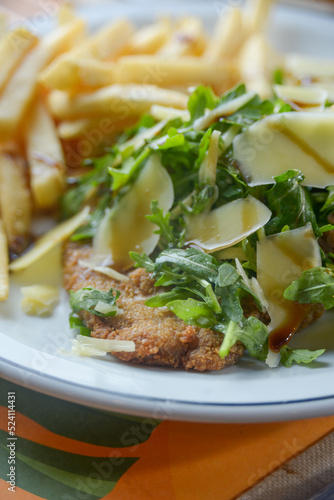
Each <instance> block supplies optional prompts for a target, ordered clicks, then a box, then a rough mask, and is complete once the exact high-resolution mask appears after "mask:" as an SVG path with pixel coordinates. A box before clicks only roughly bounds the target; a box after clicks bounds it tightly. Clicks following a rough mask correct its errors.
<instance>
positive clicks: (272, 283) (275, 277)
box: [257, 224, 321, 331]
mask: <svg viewBox="0 0 334 500" xmlns="http://www.w3.org/2000/svg"><path fill="white" fill-rule="evenodd" d="M319 266H321V256H320V249H319V245H318V243H317V241H316V238H315V236H314V234H313V230H312V226H311V224H307V225H306V226H304V227H301V228H298V229H293V230H291V231H285V232H283V233H279V234H275V235H272V236H268V237H266V238H263V239H262V240H261V241H259V242H258V244H257V277H258V281H259V284H260V286H261V288H262V290H263V293H264V295H265V297H266V299H267V301H268V312H269V315H270V318H271V323H270V325H269V329H270V330H271V331H272V330H276V329H278V328H281V327H282V326H283V325H288V324H289V323H290V322H292V323H293V321H294V320H296V321H297V320H298V314H299V311H297V310H296V307H297V308H298V306H299V304H295V303H294V302H291V301H289V300H286V299H285V298H284V297H283V293H284V290H285V289H286V288H287V287H288V286H289V285H290V284H291V283H292V281H294V280H296V279H298V278H299V277H300V276H301V274H302V272H303V271H305V270H306V269H312V268H314V267H319ZM301 312H303V311H301ZM304 313H305V311H304ZM297 326H299V324H298V325H297ZM291 328H292V329H293V326H292V327H291Z"/></svg>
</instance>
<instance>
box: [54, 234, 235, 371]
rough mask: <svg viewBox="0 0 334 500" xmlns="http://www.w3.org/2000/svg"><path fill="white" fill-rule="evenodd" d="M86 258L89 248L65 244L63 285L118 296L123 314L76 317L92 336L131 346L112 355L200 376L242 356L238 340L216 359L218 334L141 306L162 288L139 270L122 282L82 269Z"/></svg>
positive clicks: (166, 310) (218, 344)
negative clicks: (113, 291)
mask: <svg viewBox="0 0 334 500" xmlns="http://www.w3.org/2000/svg"><path fill="white" fill-rule="evenodd" d="M90 255H91V247H90V246H89V245H82V244H77V243H73V242H69V243H66V245H65V247H64V253H63V268H64V287H65V288H66V290H68V291H69V290H73V291H77V290H79V289H81V288H83V287H93V288H97V289H98V290H104V291H108V290H109V289H110V288H113V289H117V290H119V291H120V292H121V296H120V298H119V299H118V300H117V304H118V306H119V307H120V308H121V309H122V310H123V313H122V314H120V315H117V316H114V317H111V318H101V317H98V316H95V315H94V314H91V313H87V312H86V311H82V312H81V313H80V317H81V318H82V319H83V321H84V322H85V324H86V325H87V327H88V328H90V329H91V330H92V336H93V337H96V338H101V339H117V340H133V341H134V342H135V344H136V351H135V352H131V353H129V352H128V353H125V352H124V353H122V352H118V353H115V354H114V355H115V356H117V357H118V358H120V359H122V360H124V361H130V362H132V363H138V364H146V365H160V366H169V367H173V368H184V369H186V370H197V371H201V372H202V371H206V370H221V369H222V368H226V367H228V366H231V365H233V364H235V363H236V362H237V361H238V359H239V358H240V357H241V356H242V355H243V353H244V347H243V345H242V344H241V343H240V342H237V343H236V344H235V345H234V346H233V347H232V348H231V350H230V353H229V355H228V356H226V357H225V358H223V359H221V358H220V356H219V354H218V351H219V347H220V345H221V342H222V335H221V334H219V333H218V332H215V331H213V330H210V329H206V328H199V327H196V326H190V325H186V324H185V323H184V322H183V321H182V320H181V319H179V318H178V317H177V316H175V314H173V313H172V312H171V311H169V310H168V309H167V308H164V307H161V308H153V307H147V306H145V301H146V300H147V299H148V298H149V297H151V296H152V295H154V294H157V293H159V292H161V289H160V290H159V289H158V288H156V287H154V280H153V279H152V277H151V276H150V275H149V274H148V273H146V271H145V270H144V269H136V270H134V271H132V272H129V274H128V276H129V278H130V279H129V281H127V282H122V283H121V282H118V281H115V280H113V279H111V278H109V277H108V276H105V275H103V274H101V273H98V272H95V271H92V270H90V269H88V268H83V267H81V266H80V265H79V263H78V261H79V260H80V259H82V260H87V259H89V257H90Z"/></svg>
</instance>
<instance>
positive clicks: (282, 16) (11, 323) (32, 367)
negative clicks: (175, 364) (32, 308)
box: [0, 2, 334, 422]
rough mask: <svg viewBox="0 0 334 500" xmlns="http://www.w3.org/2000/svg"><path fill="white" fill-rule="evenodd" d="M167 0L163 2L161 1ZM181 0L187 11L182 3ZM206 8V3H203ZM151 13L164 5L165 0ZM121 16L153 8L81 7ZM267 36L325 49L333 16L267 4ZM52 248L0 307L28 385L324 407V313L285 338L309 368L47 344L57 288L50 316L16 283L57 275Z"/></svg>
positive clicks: (7, 353)
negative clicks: (206, 369)
mask: <svg viewBox="0 0 334 500" xmlns="http://www.w3.org/2000/svg"><path fill="white" fill-rule="evenodd" d="M170 5H171V2H169V6H170ZM188 5H189V9H188V7H187V6H188ZM208 5H210V8H208ZM221 5H222V4H221V3H220V2H212V4H208V3H205V4H204V3H200V2H199V3H195V4H194V2H192V3H191V4H190V3H189V4H188V3H183V4H182V5H180V4H178V3H176V4H175V5H174V4H173V5H172V8H173V12H175V13H176V14H177V15H180V14H184V13H186V12H187V11H190V12H194V11H195V13H197V14H203V17H204V18H205V21H206V22H207V23H209V22H210V19H211V22H212V18H215V17H217V14H218V13H219V9H220V8H221ZM159 10H160V11H161V10H162V11H164V12H166V11H168V7H167V4H166V6H164V5H161V4H160V5H159ZM121 12H122V13H125V14H126V15H128V16H129V17H130V18H132V19H139V21H143V20H144V19H148V18H152V16H154V14H155V13H156V12H157V7H154V6H152V4H151V3H147V2H146V3H144V4H142V3H141V5H140V6H139V7H138V6H135V5H134V6H129V5H127V6H122V7H117V4H113V5H112V6H110V5H109V6H108V7H102V6H101V7H99V8H97V7H94V9H84V13H85V15H86V16H87V18H89V19H90V21H91V23H92V25H93V26H96V25H98V24H99V23H100V22H101V20H104V19H106V18H107V17H111V16H112V14H113V15H114V16H116V15H119V14H120V13H121ZM270 33H271V38H272V40H273V43H274V44H275V45H276V46H277V47H278V48H281V49H282V50H290V51H292V50H293V51H295V52H304V53H309V54H313V55H320V56H330V55H331V53H330V51H331V47H333V44H334V19H333V18H332V17H330V16H328V15H327V16H325V15H317V14H315V13H311V12H308V11H298V10H295V9H287V8H282V7H281V8H277V9H276V10H275V13H274V16H273V21H272V24H271V29H270ZM59 259H60V254H59V251H57V252H54V253H53V254H52V255H50V256H48V257H47V258H45V259H44V260H43V262H40V265H39V266H38V269H37V268H31V269H30V270H29V271H27V272H25V273H23V274H21V275H20V276H18V277H14V278H13V286H12V288H11V292H10V298H9V301H8V302H5V303H2V304H0V345H1V349H0V350H1V354H0V373H1V374H2V376H3V377H5V378H8V379H9V380H12V381H15V382H17V383H19V384H21V385H25V386H27V387H30V388H32V389H36V390H38V391H41V392H44V393H47V394H51V395H54V396H58V397H60V398H64V399H68V400H70V401H75V402H78V403H82V404H85V405H89V406H95V407H98V408H103V409H106V410H114V411H121V412H124V413H131V414H136V415H144V416H147V417H153V418H159V419H165V418H172V419H182V420H192V421H203V422H259V421H275V420H276V421H278V420H290V419H299V418H307V417H315V416H325V415H331V414H334V383H333V381H334V335H333V327H332V318H333V316H332V314H331V313H328V314H326V315H325V316H324V318H323V319H322V320H321V321H320V322H318V323H316V325H314V326H312V327H310V328H309V329H308V330H307V331H305V332H304V333H303V334H301V335H297V336H296V339H295V344H296V345H298V346H300V347H302V346H307V347H309V348H311V349H317V348H321V347H326V348H327V351H326V353H325V354H324V355H323V356H322V357H321V358H320V359H319V361H318V362H317V363H314V365H313V366H312V367H307V366H304V367H303V366H293V367H292V368H289V369H287V368H284V367H280V368H277V369H269V368H268V367H266V366H265V365H263V364H261V363H258V362H255V361H253V360H250V359H249V358H247V356H245V358H243V359H242V360H241V361H240V362H239V363H238V365H237V366H234V367H232V368H229V369H226V370H223V371H221V372H212V373H189V372H184V371H181V370H171V369H164V368H154V367H145V366H132V365H129V364H126V363H122V362H120V361H118V360H117V359H115V358H113V357H111V356H110V357H109V358H108V359H102V360H99V359H88V358H87V359H85V358H74V357H71V356H66V355H62V354H59V353H58V352H57V351H58V349H59V348H61V349H69V348H70V340H69V339H70V337H71V336H72V335H73V334H72V333H71V332H70V331H69V328H68V312H69V308H68V305H67V297H66V293H65V292H63V297H62V301H61V304H60V305H59V306H58V308H57V309H56V311H55V313H54V315H53V316H52V318H51V319H40V318H33V317H28V316H25V315H24V314H23V313H22V312H21V311H20V306H19V302H20V291H19V286H20V285H21V284H29V283H34V282H36V281H37V282H40V283H41V282H44V283H49V284H58V285H59V286H60V282H61V277H60V276H61V272H60V267H59Z"/></svg>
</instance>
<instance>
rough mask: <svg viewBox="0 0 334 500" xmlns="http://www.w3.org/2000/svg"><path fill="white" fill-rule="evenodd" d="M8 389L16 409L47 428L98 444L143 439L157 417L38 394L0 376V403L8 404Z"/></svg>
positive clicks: (117, 444) (116, 444)
mask: <svg viewBox="0 0 334 500" xmlns="http://www.w3.org/2000/svg"><path fill="white" fill-rule="evenodd" d="M8 391H14V392H16V410H17V411H19V412H21V413H23V414H24V415H26V416H27V417H29V418H31V419H32V420H34V421H35V422H38V423H39V424H40V425H42V426H43V427H45V428H46V429H48V430H50V431H52V432H54V433H55V434H59V435H61V436H65V437H68V438H71V439H75V440H78V441H82V442H85V443H91V444H95V445H98V446H106V447H114V448H121V447H127V446H131V445H133V443H134V440H133V439H132V440H131V437H133V436H135V440H136V444H140V443H142V442H144V441H146V440H147V439H148V438H149V437H150V435H151V433H152V431H153V430H154V429H155V427H156V426H157V425H158V424H159V421H157V420H155V419H147V418H138V417H131V416H122V415H117V414H114V413H108V412H105V411H100V410H96V409H94V408H88V407H85V406H81V405H78V404H75V403H69V402H68V401H62V400H60V399H56V398H53V397H51V396H46V395H44V394H39V393H37V392H34V391H32V390H30V389H27V388H24V387H20V386H18V385H16V384H13V383H12V382H7V381H5V380H3V379H0V405H2V406H5V407H7V393H8Z"/></svg>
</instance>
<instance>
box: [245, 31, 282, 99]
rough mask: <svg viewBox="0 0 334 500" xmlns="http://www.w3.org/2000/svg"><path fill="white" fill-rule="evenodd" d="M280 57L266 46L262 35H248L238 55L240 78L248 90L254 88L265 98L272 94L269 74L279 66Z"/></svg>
mask: <svg viewBox="0 0 334 500" xmlns="http://www.w3.org/2000/svg"><path fill="white" fill-rule="evenodd" d="M279 65H280V59H279V58H278V56H277V54H275V53H274V52H273V51H272V50H271V48H270V47H269V46H268V44H267V42H266V40H265V38H264V37H263V36H262V35H259V34H256V35H253V36H251V37H249V38H248V39H247V41H246V43H245V45H244V46H243V47H242V49H241V52H240V57H239V68H240V76H241V80H242V81H244V82H245V84H246V85H247V89H248V90H254V91H255V92H257V93H258V94H259V95H260V96H261V98H263V99H265V98H267V97H269V96H271V94H272V85H271V74H272V71H273V69H274V68H275V67H279Z"/></svg>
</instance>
